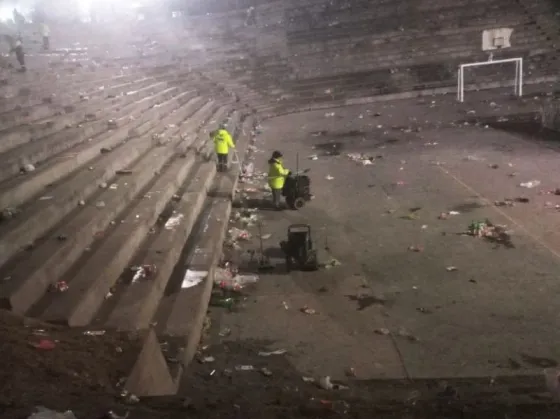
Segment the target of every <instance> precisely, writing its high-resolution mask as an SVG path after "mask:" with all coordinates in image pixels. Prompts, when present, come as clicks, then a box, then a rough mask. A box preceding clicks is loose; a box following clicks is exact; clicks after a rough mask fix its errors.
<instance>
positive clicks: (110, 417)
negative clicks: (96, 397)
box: [105, 410, 128, 419]
mask: <svg viewBox="0 0 560 419" xmlns="http://www.w3.org/2000/svg"><path fill="white" fill-rule="evenodd" d="M105 417H106V418H107V419H128V412H126V413H125V414H124V415H123V416H121V415H117V414H116V413H115V412H113V411H112V410H109V411H108V412H107V413H106V414H105Z"/></svg>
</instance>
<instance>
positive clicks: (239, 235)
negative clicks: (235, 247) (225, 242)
mask: <svg viewBox="0 0 560 419" xmlns="http://www.w3.org/2000/svg"><path fill="white" fill-rule="evenodd" d="M229 235H230V237H231V239H232V240H233V241H238V240H249V239H250V238H251V233H249V232H248V231H247V230H241V229H239V228H237V227H233V228H230V229H229Z"/></svg>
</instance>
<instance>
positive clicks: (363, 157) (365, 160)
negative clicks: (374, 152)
mask: <svg viewBox="0 0 560 419" xmlns="http://www.w3.org/2000/svg"><path fill="white" fill-rule="evenodd" d="M346 157H348V158H349V159H350V160H352V161H353V162H356V163H359V164H361V165H362V166H369V165H371V164H373V162H374V161H375V159H376V158H377V157H375V156H368V155H367V154H362V153H348V154H347V155H346Z"/></svg>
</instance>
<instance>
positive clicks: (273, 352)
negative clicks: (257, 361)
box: [258, 349, 288, 356]
mask: <svg viewBox="0 0 560 419" xmlns="http://www.w3.org/2000/svg"><path fill="white" fill-rule="evenodd" d="M286 352H288V350H287V349H277V350H275V351H271V352H264V351H260V352H259V354H258V355H259V356H271V355H284V354H285V353H286Z"/></svg>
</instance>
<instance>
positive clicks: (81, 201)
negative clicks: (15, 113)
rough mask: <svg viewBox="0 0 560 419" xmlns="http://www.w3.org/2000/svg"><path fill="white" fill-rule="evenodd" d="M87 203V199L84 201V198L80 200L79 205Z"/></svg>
mask: <svg viewBox="0 0 560 419" xmlns="http://www.w3.org/2000/svg"><path fill="white" fill-rule="evenodd" d="M85 204H86V201H84V200H83V199H81V200H79V201H78V205H79V206H81V207H83V206H84V205H85Z"/></svg>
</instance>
